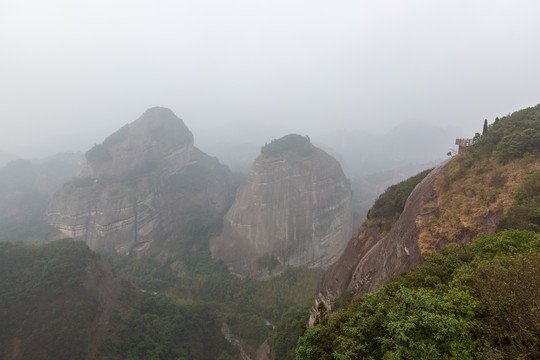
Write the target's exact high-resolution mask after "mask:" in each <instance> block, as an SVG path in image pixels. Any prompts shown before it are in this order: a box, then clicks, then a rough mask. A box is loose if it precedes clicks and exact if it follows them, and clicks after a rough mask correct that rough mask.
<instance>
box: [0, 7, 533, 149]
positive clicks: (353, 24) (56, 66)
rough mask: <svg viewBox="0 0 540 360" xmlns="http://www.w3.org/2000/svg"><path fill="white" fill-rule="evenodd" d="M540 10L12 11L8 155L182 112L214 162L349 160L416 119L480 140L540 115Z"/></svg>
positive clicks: (2, 144) (7, 51)
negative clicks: (352, 147)
mask: <svg viewBox="0 0 540 360" xmlns="http://www.w3.org/2000/svg"><path fill="white" fill-rule="evenodd" d="M538 10H539V5H538V4H537V3H536V2H534V1H474V2H467V1H452V2H446V1H445V2H438V3H433V2H431V1H410V2H407V3H403V2H401V1H385V2H381V3H371V2H367V1H347V0H342V1H341V0H340V1H338V2H330V1H321V0H313V1H307V0H299V1H292V2H291V1H288V2H285V1H272V2H270V1H245V0H233V1H227V2H223V1H207V0H205V1H178V2H169V1H157V2H156V1H137V2H135V3H132V2H126V1H121V0H113V1H101V0H99V1H93V2H70V1H62V0H52V1H48V2H46V3H44V2H41V1H37V0H22V1H11V0H8V1H3V2H2V3H1V4H0V55H1V56H0V77H1V79H2V81H1V82H0V96H1V98H2V106H1V107H0V124H1V126H2V131H1V132H0V150H2V151H5V152H9V153H12V154H16V155H17V156H21V157H24V158H35V157H43V156H45V155H52V154H54V153H56V152H59V151H67V150H69V151H83V152H85V151H87V150H88V149H89V148H90V147H91V146H93V145H94V144H96V143H100V142H101V141H102V140H103V138H104V137H105V136H107V135H108V134H110V133H112V132H113V131H115V130H116V129H118V128H120V127H121V126H123V125H124V124H126V123H128V122H131V121H133V120H135V119H136V118H137V117H138V116H139V115H140V114H141V113H142V112H144V110H146V109H147V108H150V107H153V106H165V107H168V108H170V109H172V110H173V111H174V112H175V113H176V114H177V115H178V116H179V117H180V118H182V119H183V120H184V121H185V122H186V124H187V125H188V126H189V128H190V129H191V130H192V131H193V133H194V134H195V137H196V143H197V144H199V146H201V148H202V149H207V148H208V152H210V153H211V154H212V151H211V150H212V147H214V148H216V147H221V148H226V147H234V146H238V145H240V144H242V143H248V144H251V145H252V146H255V147H260V146H261V145H263V144H264V142H266V141H270V140H271V139H273V138H278V137H281V136H283V135H284V134H287V133H291V132H294V133H299V134H308V135H310V137H311V138H312V139H313V141H314V142H318V143H321V144H327V146H330V147H337V144H336V142H334V143H330V142H331V141H330V140H329V138H330V137H332V136H334V137H336V135H337V136H338V137H339V135H338V134H351V133H353V132H358V133H359V136H358V138H357V141H365V139H366V135H364V133H367V134H373V135H381V134H385V133H388V132H390V131H392V130H393V129H394V128H395V127H396V126H398V125H399V124H401V123H403V122H408V121H416V122H423V123H426V124H429V125H431V126H437V127H439V128H440V129H442V130H443V131H446V132H447V133H448V136H449V138H455V137H471V136H472V135H474V133H475V132H477V131H479V130H480V128H481V123H482V121H483V120H484V119H488V120H489V121H490V122H492V121H493V120H494V119H495V117H496V116H502V115H506V114H508V113H510V112H512V111H515V110H516V109H521V108H524V107H527V106H532V105H535V104H536V103H537V102H538V99H539V98H540V90H539V87H538V86H537V84H538V83H539V81H540V68H539V67H538V66H537V64H538V63H539V62H540V50H539V49H538V47H537V46H535V44H537V43H538V41H539V36H540V35H539V34H540V25H539V23H538V21H537V19H536V17H535V14H537V13H538ZM214 143H215V144H214ZM219 143H221V144H222V145H216V144H219ZM449 145H451V144H449ZM220 151H221V150H220V149H217V148H216V154H215V155H219V154H218V152H220ZM444 153H445V152H443V154H442V156H443V157H444ZM212 155H214V154H212Z"/></svg>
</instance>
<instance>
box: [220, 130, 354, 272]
mask: <svg viewBox="0 0 540 360" xmlns="http://www.w3.org/2000/svg"><path fill="white" fill-rule="evenodd" d="M352 221H353V219H352V211H351V189H350V184H349V182H348V180H347V179H346V177H345V175H344V174H343V171H342V169H341V166H340V164H339V163H338V162H337V161H336V160H335V159H334V158H332V157H331V156H330V155H328V154H327V153H325V152H324V151H322V150H320V149H318V148H316V147H315V146H313V145H311V144H310V143H309V139H307V138H303V137H301V136H299V135H288V136H286V137H284V138H282V139H280V140H276V141H274V142H273V143H271V144H270V145H267V146H266V147H264V148H263V151H262V154H261V155H260V156H259V157H258V158H257V159H256V160H255V163H254V164H253V167H252V169H251V171H250V172H249V174H248V176H247V178H246V179H245V180H244V182H243V183H242V184H241V185H240V187H239V189H238V191H237V196H236V199H235V202H234V204H233V206H232V207H231V208H230V209H229V211H228V212H227V214H226V216H225V219H224V228H223V232H222V234H221V236H219V237H217V238H215V239H214V240H213V241H212V242H211V251H212V255H213V256H214V257H215V258H219V259H223V260H224V261H225V263H226V264H227V265H228V266H229V268H230V269H231V270H232V271H233V272H235V273H237V274H240V275H243V276H250V277H255V278H262V277H266V276H269V275H271V273H272V272H274V273H276V272H278V271H279V270H280V269H283V268H284V267H285V266H300V265H307V266H310V267H321V268H327V267H328V266H329V265H330V264H332V263H333V262H334V261H336V260H337V258H338V257H339V255H340V254H341V252H342V251H343V249H344V247H345V245H346V243H347V241H348V239H349V238H350V236H351V234H352Z"/></svg>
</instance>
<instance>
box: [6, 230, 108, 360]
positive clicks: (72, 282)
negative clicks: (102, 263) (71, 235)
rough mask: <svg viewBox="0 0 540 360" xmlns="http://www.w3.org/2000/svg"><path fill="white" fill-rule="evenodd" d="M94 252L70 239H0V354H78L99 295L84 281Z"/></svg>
mask: <svg viewBox="0 0 540 360" xmlns="http://www.w3.org/2000/svg"><path fill="white" fill-rule="evenodd" d="M95 259H96V256H95V255H94V254H92V253H91V252H90V250H89V249H88V248H87V247H86V245H85V244H83V243H80V242H74V241H72V240H61V241H55V242H52V243H49V244H46V245H22V244H13V243H0V294H1V296H0V324H2V326H0V358H3V359H6V358H11V357H10V353H11V354H13V351H16V350H14V345H13V344H16V343H18V344H19V345H18V346H17V348H18V349H19V350H18V351H19V355H18V358H22V359H79V358H83V357H84V355H85V354H86V352H87V347H88V329H89V328H90V324H91V323H92V321H93V319H94V317H95V316H96V314H97V311H98V301H97V299H96V297H95V296H92V295H91V294H89V292H88V291H87V290H86V289H85V287H84V285H83V283H84V280H85V275H86V271H85V268H86V266H87V264H88V263H89V262H90V261H95Z"/></svg>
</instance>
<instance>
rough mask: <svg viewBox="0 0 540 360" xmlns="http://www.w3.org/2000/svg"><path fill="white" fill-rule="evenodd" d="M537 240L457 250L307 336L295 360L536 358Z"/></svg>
mask: <svg viewBox="0 0 540 360" xmlns="http://www.w3.org/2000/svg"><path fill="white" fill-rule="evenodd" d="M538 299H540V234H538V233H534V232H527V231H517V230H509V231H505V232H500V233H497V234H495V235H491V236H488V235H481V236H479V237H477V238H476V239H475V240H473V242H472V243H471V244H469V245H465V246H463V245H454V246H451V247H449V248H447V249H444V250H442V251H441V252H440V253H438V254H433V255H431V256H429V257H427V259H426V261H425V263H424V264H423V265H421V266H420V267H418V268H416V269H414V270H411V271H409V272H407V273H405V274H403V275H401V276H397V277H395V278H393V279H392V280H391V281H390V282H388V283H387V284H385V285H384V286H383V287H382V288H380V289H379V290H377V291H375V292H373V293H370V294H367V295H365V296H363V297H362V298H359V299H357V300H356V301H355V302H354V303H353V304H352V305H351V306H349V307H348V308H346V309H342V310H340V311H338V312H337V313H335V314H333V315H331V316H330V317H329V318H325V319H322V320H321V321H320V323H319V324H317V325H315V326H314V327H312V328H309V329H307V331H306V333H305V334H304V335H303V336H302V337H301V338H300V340H299V342H298V347H297V350H296V354H297V359H300V360H303V359H358V358H369V359H413V358H423V359H451V358H460V359H484V358H490V359H492V358H500V359H514V358H531V359H532V358H538V357H539V356H540V346H539V345H538V344H539V339H540V325H539V324H540V313H539V312H538V307H539V306H540V303H539V302H538Z"/></svg>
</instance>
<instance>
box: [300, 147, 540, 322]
mask: <svg viewBox="0 0 540 360" xmlns="http://www.w3.org/2000/svg"><path fill="white" fill-rule="evenodd" d="M461 156H462V155H461ZM462 162H464V160H463V158H458V157H456V158H454V159H452V160H451V161H449V162H447V163H445V164H444V165H441V166H439V167H437V168H435V169H434V170H432V171H431V172H430V173H429V174H428V175H427V176H426V177H425V178H424V180H423V181H422V182H420V183H419V184H418V185H417V186H416V187H415V189H414V190H413V191H412V192H411V194H410V195H409V197H408V199H407V203H406V205H405V209H404V210H403V212H402V213H401V216H400V217H399V219H398V220H397V221H396V222H395V223H394V224H393V225H392V227H391V229H390V231H389V232H388V233H386V234H382V236H381V233H380V232H379V230H378V229H377V228H376V227H373V226H371V227H370V226H367V225H366V223H364V225H363V226H362V227H361V228H360V229H359V230H358V231H357V233H356V234H355V236H354V237H353V238H352V239H351V241H350V242H349V244H348V245H347V248H346V250H345V251H344V253H343V255H342V256H341V258H340V259H339V260H338V261H337V262H336V263H335V264H334V265H333V266H331V267H330V268H329V269H328V271H327V272H326V273H325V274H324V276H323V278H322V280H321V283H320V284H319V288H318V290H317V297H316V301H315V304H314V306H313V307H312V309H311V317H310V322H311V323H313V321H314V320H315V317H316V315H317V306H318V304H319V302H321V301H322V302H324V304H325V305H326V307H327V308H328V309H330V308H331V304H332V302H333V301H334V300H336V299H337V298H338V297H339V296H340V295H341V294H343V293H344V292H349V293H350V295H351V296H352V297H353V298H354V297H358V296H361V295H362V294H365V293H367V292H370V291H373V290H374V289H375V288H376V287H377V286H378V285H380V284H382V283H383V282H385V281H387V280H389V279H390V278H391V277H392V276H394V275H397V274H399V273H401V272H403V271H407V270H410V269H412V268H413V267H415V266H417V265H419V264H420V263H421V260H422V256H423V255H427V254H429V253H431V252H434V251H439V250H440V249H442V248H444V247H446V246H448V245H450V244H456V243H457V244H463V243H467V242H469V241H471V239H472V238H474V237H475V236H476V235H477V234H479V233H487V234H492V233H494V232H495V230H496V227H497V224H498V223H499V222H500V221H501V219H502V218H503V214H504V212H505V210H506V209H508V207H509V206H511V204H512V202H513V196H512V194H513V193H514V191H515V190H516V188H517V187H518V186H519V184H520V183H521V179H522V178H523V177H524V176H525V175H526V174H529V173H532V172H534V171H536V170H537V169H539V168H540V162H539V161H538V160H536V161H533V162H529V163H526V166H524V164H525V162H526V160H524V162H522V161H519V160H517V161H514V162H509V163H507V164H506V165H501V164H499V163H497V162H495V161H493V160H492V159H488V160H484V163H481V164H477V165H478V166H476V167H470V168H467V169H468V170H466V171H463V170H462V169H463V166H462V165H461V163H462ZM460 169H461V170H460ZM460 171H462V172H463V174H462V175H461V176H458V175H456V174H461V173H460ZM497 173H500V174H505V176H504V178H505V179H506V180H505V181H504V182H502V183H501V184H494V183H490V180H489V179H491V178H492V177H493V176H494V175H493V174H497Z"/></svg>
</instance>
